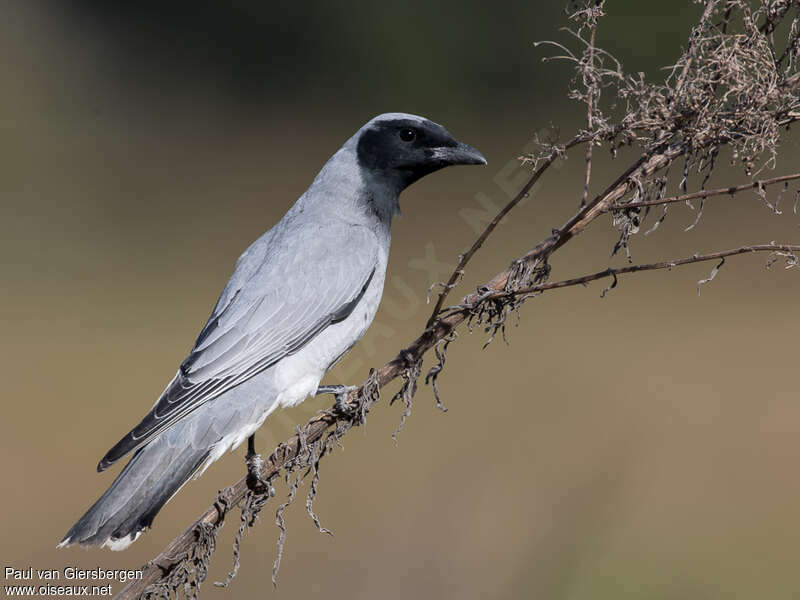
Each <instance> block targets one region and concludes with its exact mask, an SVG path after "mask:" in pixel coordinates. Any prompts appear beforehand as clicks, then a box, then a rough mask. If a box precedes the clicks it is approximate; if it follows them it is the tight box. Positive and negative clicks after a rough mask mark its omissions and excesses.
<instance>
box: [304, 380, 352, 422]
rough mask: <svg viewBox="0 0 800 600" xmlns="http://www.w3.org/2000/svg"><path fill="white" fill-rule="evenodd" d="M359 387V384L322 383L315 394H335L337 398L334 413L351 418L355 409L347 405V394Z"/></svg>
mask: <svg viewBox="0 0 800 600" xmlns="http://www.w3.org/2000/svg"><path fill="white" fill-rule="evenodd" d="M357 389H358V386H357V385H321V386H319V387H318V388H317V393H316V394H314V395H315V396H319V395H320V394H333V397H334V398H336V403H335V404H334V405H333V413H334V415H336V416H337V417H346V418H349V417H351V416H352V414H353V409H352V408H351V407H349V406H348V405H347V396H348V395H349V394H350V392H352V391H354V390H357Z"/></svg>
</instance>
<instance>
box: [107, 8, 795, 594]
mask: <svg viewBox="0 0 800 600" xmlns="http://www.w3.org/2000/svg"><path fill="white" fill-rule="evenodd" d="M714 5H715V2H714V1H713V0H711V1H709V2H707V4H706V8H705V11H704V13H703V17H702V18H701V21H700V25H699V27H703V26H704V24H705V23H706V22H707V20H708V18H709V16H710V14H711V12H712V10H713V7H714ZM693 48H694V42H693V41H690V44H689V49H688V50H687V52H686V53H685V54H684V56H685V60H684V63H683V65H682V72H681V74H680V76H679V77H678V82H677V84H676V85H675V86H674V87H673V89H674V90H675V92H676V93H675V94H674V97H675V98H679V97H680V92H681V90H682V89H683V88H684V85H685V84H686V83H687V82H686V78H687V77H688V76H689V73H690V71H691V69H690V65H691V63H692V61H693V60H694V49H693ZM799 84H800V74H797V73H796V74H794V75H792V76H790V77H788V78H786V79H785V80H784V81H783V82H782V85H781V86H780V87H782V89H783V90H784V91H785V90H790V91H792V92H794V91H795V90H796V89H797V87H798V85H799ZM691 118H693V115H692V113H684V114H682V115H681V118H680V119H676V118H675V117H674V115H671V114H667V115H665V116H664V124H668V125H669V127H665V128H662V129H661V133H660V134H658V135H657V137H656V139H655V140H654V142H653V143H652V144H651V145H650V146H648V149H647V151H646V152H645V154H644V155H642V156H641V157H640V158H639V159H638V160H636V161H635V162H634V164H632V165H631V166H630V167H629V168H628V169H626V170H625V171H624V172H623V173H622V174H621V175H620V176H619V177H617V179H616V180H615V181H614V182H613V183H611V184H610V185H609V186H607V187H606V189H605V190H603V191H602V192H601V193H600V194H598V195H597V196H596V197H595V198H594V199H593V200H591V201H588V202H586V204H585V205H584V206H582V207H581V208H580V210H579V211H578V212H577V213H576V214H575V215H573V216H572V217H571V218H570V219H569V220H567V222H566V223H565V224H564V225H563V226H562V227H561V228H560V229H557V230H554V232H553V234H552V235H550V236H549V237H547V238H546V239H544V240H542V241H541V242H540V243H539V244H538V245H537V246H536V247H534V248H533V249H532V250H531V251H529V252H528V253H527V254H525V255H524V256H522V257H520V258H519V259H517V260H515V261H514V262H513V263H512V264H511V266H509V267H508V268H507V269H505V270H503V271H501V272H500V273H498V274H497V275H496V276H495V277H494V278H493V279H492V280H490V281H489V282H487V283H486V284H485V285H484V286H481V288H479V290H478V291H476V292H474V293H472V294H469V295H468V296H467V297H466V298H464V300H463V303H462V305H460V306H459V307H455V309H456V310H448V311H445V313H442V306H443V303H444V301H445V299H446V297H447V295H448V294H449V291H450V289H452V287H453V286H454V285H455V284H456V283H457V281H458V280H459V278H460V276H461V274H462V273H463V270H464V267H465V266H466V265H467V263H468V262H469V261H470V259H471V258H472V257H473V255H474V254H475V253H476V252H477V251H478V249H480V247H481V246H482V244H483V242H484V241H485V240H486V239H487V238H488V237H489V235H491V233H492V232H493V231H494V229H495V228H496V227H497V225H498V224H499V223H500V221H501V220H502V219H503V218H504V217H505V216H506V215H507V214H508V213H509V212H510V211H511V210H512V209H513V208H514V207H515V206H516V205H517V204H518V203H519V202H520V201H521V200H522V199H523V198H524V197H525V196H526V195H527V194H528V193H529V192H530V190H531V189H532V187H533V186H534V184H535V183H536V182H537V181H538V180H539V178H540V177H541V176H542V175H543V174H544V172H545V171H546V170H547V169H548V168H549V167H550V166H551V165H552V164H553V163H554V162H555V161H556V160H557V159H558V158H559V157H560V156H561V155H562V154H563V153H564V152H565V151H566V150H568V149H569V148H571V147H574V146H576V145H579V144H581V143H587V142H588V143H592V142H594V141H595V140H596V139H599V138H600V137H604V136H605V135H606V134H609V133H612V131H611V130H610V129H603V127H602V126H599V125H598V127H600V129H599V130H598V131H588V132H584V133H581V134H579V135H577V136H576V137H575V138H573V139H572V140H570V141H569V142H568V143H567V144H565V145H563V146H558V147H554V148H553V149H552V151H551V152H550V154H548V155H547V156H546V157H545V158H544V159H543V162H542V163H541V164H540V165H539V166H538V168H537V169H536V170H535V171H534V172H533V174H532V175H531V177H530V178H529V180H528V181H527V182H526V184H525V185H524V186H523V188H522V189H521V190H520V192H519V193H518V194H517V195H516V196H515V197H514V198H513V199H512V200H511V201H510V202H509V203H508V204H507V205H506V206H505V207H503V209H502V210H501V211H500V212H499V213H498V214H497V215H496V216H495V218H494V219H493V220H492V222H491V223H489V225H488V226H487V227H486V228H485V229H484V231H483V232H482V233H481V235H480V236H479V237H478V238H477V239H476V240H475V242H474V243H473V244H472V246H471V247H470V249H469V250H468V251H467V252H466V253H465V254H464V255H462V256H461V257H460V259H459V264H458V266H457V267H456V269H455V270H454V272H453V274H452V275H451V277H450V279H449V280H448V282H447V284H446V285H445V287H444V289H443V290H442V292H441V293H440V294H439V298H438V300H437V303H436V306H435V308H434V310H433V312H432V314H431V316H430V318H429V319H428V322H427V325H426V329H425V330H424V331H423V332H422V333H421V334H420V335H419V337H417V338H416V339H415V340H414V341H413V342H412V343H411V344H410V345H409V346H407V347H406V348H404V349H403V350H402V351H400V352H399V353H398V355H397V356H396V357H395V358H394V359H392V360H391V361H389V362H388V363H386V364H385V365H384V366H383V367H381V368H380V369H379V370H378V371H374V372H372V373H371V375H370V377H369V378H368V380H367V381H366V382H365V383H364V384H363V385H362V386H361V387H360V388H359V389H358V390H357V391H355V392H350V394H349V395H348V399H347V404H348V406H349V407H350V408H352V410H351V411H348V414H350V415H353V416H343V415H338V414H334V412H333V411H331V410H329V411H324V412H322V413H320V414H319V415H318V416H316V417H314V418H312V419H311V420H310V421H309V422H308V423H306V425H305V426H304V427H303V428H302V429H301V430H299V432H298V433H297V434H295V435H294V436H292V437H291V438H289V439H288V440H287V441H286V442H284V443H282V444H280V445H279V446H278V448H277V449H276V450H275V451H274V452H273V453H272V455H270V457H269V458H268V459H267V460H265V461H264V464H263V467H262V469H261V477H262V479H263V480H265V481H271V480H272V478H274V477H275V476H276V475H277V474H278V473H279V472H280V471H281V470H282V469H283V468H284V467H285V466H287V464H293V463H292V461H293V460H295V459H296V458H297V457H298V456H300V455H301V454H302V452H303V448H304V447H308V446H309V445H311V444H314V443H316V442H318V441H320V440H321V439H323V438H324V439H326V440H327V439H328V438H325V436H326V435H331V433H332V431H338V430H339V429H338V428H341V427H344V428H345V430H347V429H348V428H349V427H352V426H354V425H357V424H360V422H361V420H363V418H364V415H365V414H366V413H367V412H369V410H370V409H371V408H372V407H373V406H374V405H375V403H376V402H378V401H379V399H380V396H379V390H380V388H382V387H384V386H386V385H387V384H388V383H390V382H391V381H393V380H395V379H397V378H399V377H401V376H402V375H403V374H404V373H406V372H407V371H408V367H409V364H411V363H412V362H414V361H420V360H422V358H423V357H424V355H425V353H426V352H428V351H429V350H430V349H431V348H434V347H435V346H436V344H437V343H439V342H440V341H441V340H443V339H446V338H449V337H450V336H452V335H453V333H454V331H455V330H456V328H457V327H459V325H461V324H462V323H464V322H465V321H467V320H468V319H469V318H470V316H471V315H472V311H473V310H474V308H475V307H477V306H478V305H479V304H480V303H481V302H486V301H487V298H488V296H487V294H488V295H494V296H493V297H494V298H495V299H497V300H502V299H504V298H509V297H513V298H517V299H524V297H525V296H526V295H529V294H536V293H539V292H543V291H545V290H551V289H557V288H561V287H569V286H574V285H579V284H583V283H588V282H590V281H593V280H596V279H601V278H603V277H614V278H615V280H616V277H617V276H619V275H621V274H626V273H633V272H638V271H647V270H656V269H668V268H671V267H673V266H679V265H683V264H690V263H693V262H702V261H710V260H716V259H720V260H721V259H723V258H725V257H726V256H732V255H734V254H745V253H750V252H772V253H775V254H776V255H781V253H783V254H782V255H783V256H784V257H785V258H786V259H787V262H789V263H791V264H794V263H793V261H794V253H796V252H799V251H800V246H794V245H780V246H779V245H774V244H769V245H766V244H762V245H757V246H743V247H741V248H736V249H732V250H724V251H721V252H716V253H711V254H704V255H694V256H692V257H689V258H685V259H680V260H677V261H664V262H660V263H652V264H647V265H630V266H627V267H622V268H619V269H607V270H605V271H601V272H598V273H593V274H591V275H586V276H583V277H578V278H575V279H569V280H563V281H557V282H553V283H547V282H544V283H538V284H536V285H533V284H532V283H533V282H532V281H530V280H528V281H525V280H522V281H519V282H518V281H516V277H517V275H518V273H519V272H520V266H525V265H527V266H531V265H534V266H536V265H542V264H545V263H546V262H547V260H548V258H549V257H550V256H551V255H552V253H554V252H555V251H557V250H558V249H559V248H561V247H562V246H563V245H564V244H566V243H567V242H568V241H570V240H571V239H572V238H573V237H575V236H576V235H578V234H579V233H580V232H581V231H583V230H584V229H585V228H586V227H587V226H588V225H589V224H590V223H591V222H592V221H594V220H595V219H596V218H597V217H598V216H599V215H601V214H604V213H605V212H607V211H608V210H609V208H610V207H615V206H620V207H622V208H631V207H633V206H634V205H633V204H629V205H617V204H616V203H617V202H618V201H619V200H620V199H621V198H622V197H624V195H625V194H626V193H628V192H629V191H630V190H631V189H633V188H634V187H635V185H636V182H637V181H642V180H644V179H646V178H647V177H649V176H650V175H652V174H653V173H655V172H657V171H659V170H660V169H663V168H664V167H666V166H668V165H669V164H670V163H672V162H673V161H674V160H675V159H676V158H678V157H680V156H682V155H683V154H686V153H688V152H697V151H698V150H699V149H701V148H703V147H711V146H719V145H721V144H725V143H726V142H728V141H730V140H727V139H719V138H716V139H715V138H713V137H699V136H697V137H695V138H694V139H692V140H691V142H692V144H693V146H691V147H690V146H689V145H688V144H687V142H686V141H685V140H678V139H675V138H674V137H672V134H674V133H676V132H678V131H679V130H680V128H681V127H682V126H683V125H682V123H684V122H685V121H687V120H688V119H691ZM772 118H774V119H775V120H776V122H778V123H779V124H780V125H781V126H783V125H788V124H789V123H791V122H793V121H796V120H798V119H800V113H798V111H797V110H796V105H792V106H790V108H788V109H783V110H782V112H780V113H778V114H775V115H774V116H773V117H772ZM592 121H593V122H592V125H597V123H596V122H595V120H594V119H592ZM673 122H674V123H673ZM672 127H674V128H675V129H674V130H672V129H671V128H672ZM590 129H591V127H590ZM614 131H618V130H614ZM662 134H663V135H662ZM612 135H613V133H612ZM786 177H794V176H786ZM783 180H784V181H786V180H787V179H783ZM766 181H769V180H764V181H761V182H760V185H761V186H764V185H769V184H768V183H766ZM755 185H756V186H758V185H759V183H758V182H756V184H755ZM739 187H741V186H739ZM747 187H753V185H752V184H751V185H749V186H747ZM743 189H744V188H743ZM729 190H730V188H726V189H725V190H724V192H723V193H730V191H729ZM714 191H715V190H712V191H711V192H709V191H703V192H700V193H699V195H698V196H696V197H705V196H710V195H713V192H714ZM587 200H588V196H587ZM675 201H679V200H675ZM791 264H789V266H791ZM715 271H716V269H715ZM712 274H713V273H712ZM414 364H415V363H414ZM335 428H336V429H335ZM246 491H247V485H246V481H245V478H242V479H241V480H239V481H238V482H237V483H236V484H234V485H233V486H232V487H230V488H226V490H225V491H223V492H221V493H220V496H219V498H221V499H223V500H224V502H222V503H221V502H216V503H215V504H213V505H211V506H210V507H209V508H208V509H206V511H204V512H203V514H201V515H200V517H199V518H198V519H197V520H196V521H195V522H194V523H193V524H192V525H190V526H189V527H188V528H187V529H186V530H185V531H184V532H183V533H182V534H181V535H179V536H178V537H176V538H175V539H174V540H173V541H172V542H171V543H170V544H169V545H168V546H167V547H166V548H165V549H164V550H163V551H162V552H161V553H160V554H159V555H158V556H157V557H156V558H155V559H154V560H152V561H150V562H149V563H148V564H147V565H145V566H144V568H143V577H142V579H139V580H134V581H132V582H131V583H130V584H129V585H128V586H127V587H126V588H125V589H123V590H122V592H121V593H120V594H119V596H118V598H123V599H130V598H138V597H139V596H140V595H141V594H142V593H143V592H144V591H145V590H146V589H147V588H148V586H150V585H151V584H154V583H158V582H159V581H161V580H163V579H164V578H165V577H166V576H167V575H168V574H169V573H171V572H173V570H175V571H177V570H179V569H181V568H185V567H182V561H183V560H184V558H185V557H186V556H187V555H188V554H190V551H191V549H192V548H193V547H195V546H196V544H197V543H198V540H200V541H208V539H207V538H208V536H209V533H208V532H209V531H211V532H214V531H216V528H218V526H219V525H220V524H221V523H222V521H223V519H224V516H225V512H226V510H228V508H227V507H232V506H235V505H236V504H238V503H240V502H241V501H242V499H243V498H244V496H245V493H246ZM220 506H223V507H225V508H223V509H222V510H221V509H220V508H219V507H220ZM211 541H212V542H213V539H211ZM212 551H213V549H212Z"/></svg>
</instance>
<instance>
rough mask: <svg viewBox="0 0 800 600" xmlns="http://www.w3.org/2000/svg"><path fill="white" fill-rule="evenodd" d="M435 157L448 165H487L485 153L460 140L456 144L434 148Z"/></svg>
mask: <svg viewBox="0 0 800 600" xmlns="http://www.w3.org/2000/svg"><path fill="white" fill-rule="evenodd" d="M434 158H437V159H439V160H441V161H443V162H445V163H446V164H448V165H485V164H486V159H485V158H484V157H483V154H481V153H480V152H478V150H476V149H475V148H473V147H472V146H468V145H467V144H462V143H461V142H459V143H458V144H456V145H455V146H442V147H439V148H436V149H435V150H434Z"/></svg>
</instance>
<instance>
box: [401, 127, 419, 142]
mask: <svg viewBox="0 0 800 600" xmlns="http://www.w3.org/2000/svg"><path fill="white" fill-rule="evenodd" d="M399 135H400V139H401V140H403V141H404V142H411V141H413V140H414V138H415V137H417V132H416V131H414V130H413V129H401V130H400V134H399Z"/></svg>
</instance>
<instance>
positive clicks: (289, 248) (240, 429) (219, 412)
mask: <svg viewBox="0 0 800 600" xmlns="http://www.w3.org/2000/svg"><path fill="white" fill-rule="evenodd" d="M477 164H486V159H484V157H483V155H482V154H481V153H480V152H478V151H477V150H476V149H475V148H472V147H471V146H468V145H466V144H462V143H460V142H458V141H457V140H455V139H454V138H453V136H451V135H450V133H448V131H447V130H446V129H445V128H444V127H442V126H441V125H438V124H436V123H434V122H432V121H430V120H428V119H425V118H423V117H419V116H416V115H410V114H405V113H387V114H383V115H380V116H378V117H375V118H374V119H372V120H371V121H369V122H367V123H366V124H365V125H364V126H363V127H361V129H359V130H358V131H357V132H356V134H355V135H354V136H353V137H351V138H350V139H349V140H347V142H346V143H345V144H344V145H343V146H342V147H341V148H340V149H339V150H338V151H337V152H336V153H335V154H334V155H333V156H332V157H331V158H330V159H329V160H328V162H327V163H326V164H325V166H323V167H322V170H321V171H320V172H319V174H318V175H317V176H316V178H315V179H314V181H313V183H312V184H311V186H310V187H309V188H308V189H307V190H306V192H305V193H304V194H303V195H302V196H300V198H299V199H298V200H297V202H295V204H294V206H292V207H291V208H290V209H289V211H288V212H287V213H286V215H284V217H283V218H282V219H281V220H280V221H279V222H278V223H277V224H276V225H275V226H274V227H272V229H270V230H269V231H267V232H266V233H265V234H263V235H262V236H261V237H260V238H258V239H257V240H256V241H255V242H254V243H253V244H252V245H251V246H250V247H249V248H248V249H247V250H245V252H244V254H242V255H241V256H240V257H239V259H238V260H237V261H236V266H235V269H234V272H233V275H232V276H231V278H230V280H229V281H228V284H227V285H226V286H225V289H224V290H223V291H222V294H221V296H220V297H219V300H218V301H217V304H216V306H215V307H214V310H213V312H212V313H211V317H210V318H209V319H208V322H207V323H206V325H205V327H203V329H202V331H201V332H200V335H199V337H198V338H197V341H196V342H195V344H194V347H193V348H192V350H191V352H190V353H189V355H188V356H187V357H186V359H185V360H184V361H183V362H182V363H181V365H180V368H179V369H178V372H177V373H176V375H175V377H174V378H173V379H172V381H171V382H170V383H169V385H167V388H166V389H165V390H164V392H163V393H162V394H161V397H160V398H159V399H158V401H157V402H156V403H155V404H154V405H153V407H152V409H150V412H148V413H147V414H146V415H145V417H144V418H143V419H142V421H141V423H139V424H138V425H137V426H136V427H134V428H133V429H132V430H131V431H130V432H129V433H128V434H127V435H125V437H123V438H122V439H121V440H120V441H119V442H118V443H117V444H116V445H115V446H114V447H113V448H111V450H109V451H108V453H107V454H106V455H105V456H104V457H103V459H102V460H101V461H100V463H99V464H98V466H97V470H98V472H99V471H103V470H105V469H107V468H108V467H109V466H111V465H112V464H114V463H115V462H117V461H118V460H119V459H121V458H122V457H124V456H125V455H127V454H128V453H130V452H134V455H133V457H132V458H131V460H130V461H129V462H128V464H127V465H126V466H125V468H124V469H123V470H122V471H121V472H120V474H119V475H118V476H117V478H116V479H115V480H114V482H113V483H112V484H111V486H110V487H109V488H108V490H106V492H105V493H104V494H103V495H102V496H101V497H100V499H99V500H98V501H97V502H95V504H94V505H93V506H92V507H91V508H90V509H89V510H88V511H87V512H86V514H85V515H83V516H82V517H81V518H80V520H79V521H78V522H77V523H75V525H73V526H72V528H71V529H70V530H69V532H68V533H67V534H66V535H65V536H64V539H63V540H62V541H61V543H60V544H59V547H62V546H69V545H70V544H75V543H77V544H81V545H87V546H91V545H100V546H108V547H109V548H111V549H112V550H122V549H124V548H126V547H127V546H128V545H130V544H131V543H132V542H133V541H134V540H136V538H137V537H138V536H139V535H140V534H141V533H142V532H143V531H144V530H146V529H147V528H149V527H150V526H151V525H152V523H153V519H154V518H155V516H156V514H157V513H158V511H159V510H160V509H161V507H162V506H164V504H166V503H167V502H168V501H169V500H170V498H172V496H174V495H175V494H176V493H177V491H178V490H179V489H180V488H181V486H183V484H185V483H186V482H187V481H188V480H189V479H190V478H191V477H192V476H195V477H198V476H199V475H201V474H202V473H203V471H205V469H206V468H207V467H208V466H209V465H210V464H211V463H213V462H214V461H215V460H217V459H218V458H219V457H220V456H222V455H223V454H224V453H225V452H226V451H227V450H229V449H230V450H233V449H234V448H236V447H237V446H239V444H241V443H242V442H243V441H244V440H246V439H248V438H249V440H250V442H251V444H252V435H253V434H254V433H255V431H256V430H257V429H258V428H259V427H260V426H261V425H262V423H263V422H264V420H265V419H266V418H267V417H268V416H269V414H270V413H271V412H272V411H274V410H275V409H276V408H278V407H284V406H293V405H296V404H298V403H300V402H302V401H303V400H305V399H306V398H307V397H308V396H311V395H314V394H316V393H318V392H333V391H336V389H335V386H324V387H320V386H319V384H320V381H321V380H322V377H323V376H324V374H325V372H326V371H327V370H328V369H330V368H331V367H332V366H333V365H334V364H335V363H336V362H337V361H338V360H339V359H341V358H342V356H344V354H346V353H347V352H348V350H350V348H352V347H353V345H354V344H355V343H356V342H357V341H358V340H359V339H360V338H361V336H363V335H364V333H365V332H366V330H367V328H368V327H369V325H370V324H371V322H372V319H373V318H374V316H375V313H376V312H377V310H378V304H379V302H380V299H381V296H382V294H383V283H384V278H385V275H386V264H387V260H388V256H389V244H390V240H391V222H392V217H393V216H394V215H395V214H396V213H397V212H398V211H399V208H398V206H399V205H398V197H399V195H400V192H402V191H403V190H404V189H405V188H407V187H408V186H409V185H411V184H412V183H414V182H415V181H417V180H419V179H420V178H422V177H424V176H425V175H428V174H430V173H433V172H434V171H438V170H439V169H442V168H444V167H447V166H450V165H477Z"/></svg>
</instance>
